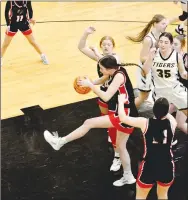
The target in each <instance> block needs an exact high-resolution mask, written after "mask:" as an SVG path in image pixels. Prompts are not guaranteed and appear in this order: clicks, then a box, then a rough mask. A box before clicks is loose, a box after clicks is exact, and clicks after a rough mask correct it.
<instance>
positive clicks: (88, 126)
mask: <svg viewBox="0 0 188 200" xmlns="http://www.w3.org/2000/svg"><path fill="white" fill-rule="evenodd" d="M83 125H84V126H86V127H87V128H89V129H90V128H92V120H91V119H86V120H85V122H84V123H83Z"/></svg>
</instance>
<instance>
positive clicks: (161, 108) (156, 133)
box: [152, 98, 169, 144]
mask: <svg viewBox="0 0 188 200" xmlns="http://www.w3.org/2000/svg"><path fill="white" fill-rule="evenodd" d="M168 111H169V103H168V100H167V99H165V98H159V99H157V101H156V102H155V104H154V106H153V113H154V115H155V117H156V118H157V121H156V125H157V129H156V130H155V129H154V130H153V131H152V135H153V137H154V140H155V141H156V142H158V143H159V144H162V143H163V140H164V138H165V135H164V131H165V129H164V124H165V121H164V123H162V124H161V123H160V124H158V123H159V122H160V121H161V118H163V117H165V116H166V115H167V113H168ZM162 121H163V120H162Z"/></svg>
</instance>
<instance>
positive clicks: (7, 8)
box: [5, 1, 11, 26]
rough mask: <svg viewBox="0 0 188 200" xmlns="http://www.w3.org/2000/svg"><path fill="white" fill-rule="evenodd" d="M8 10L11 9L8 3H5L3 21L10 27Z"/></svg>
mask: <svg viewBox="0 0 188 200" xmlns="http://www.w3.org/2000/svg"><path fill="white" fill-rule="evenodd" d="M10 8H11V5H10V1H7V3H6V6H5V20H6V24H7V26H9V25H10V20H9V11H10Z"/></svg>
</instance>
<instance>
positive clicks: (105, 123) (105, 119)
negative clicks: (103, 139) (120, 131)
mask: <svg viewBox="0 0 188 200" xmlns="http://www.w3.org/2000/svg"><path fill="white" fill-rule="evenodd" d="M110 127H113V125H112V123H111V122H110V119H109V116H108V115H105V116H101V117H95V118H91V119H87V120H86V121H85V122H84V123H83V124H82V125H81V126H80V127H79V128H77V129H76V130H74V131H73V132H71V133H70V134H68V135H66V136H64V137H58V135H52V134H51V133H50V132H49V131H45V132H44V138H45V140H46V141H47V142H48V143H49V144H50V145H51V146H52V147H53V148H54V149H55V150H59V149H60V148H61V147H62V146H63V145H64V144H66V143H68V142H71V141H74V140H77V139H79V138H81V137H83V136H84V135H85V134H86V133H87V132H88V131H89V130H90V129H92V128H110Z"/></svg>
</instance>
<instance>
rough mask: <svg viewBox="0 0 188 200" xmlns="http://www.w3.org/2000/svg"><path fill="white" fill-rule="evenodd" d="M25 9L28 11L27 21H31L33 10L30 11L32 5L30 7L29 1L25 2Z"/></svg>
mask: <svg viewBox="0 0 188 200" xmlns="http://www.w3.org/2000/svg"><path fill="white" fill-rule="evenodd" d="M27 9H28V12H29V19H32V17H33V9H32V5H31V1H28V2H27Z"/></svg>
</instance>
